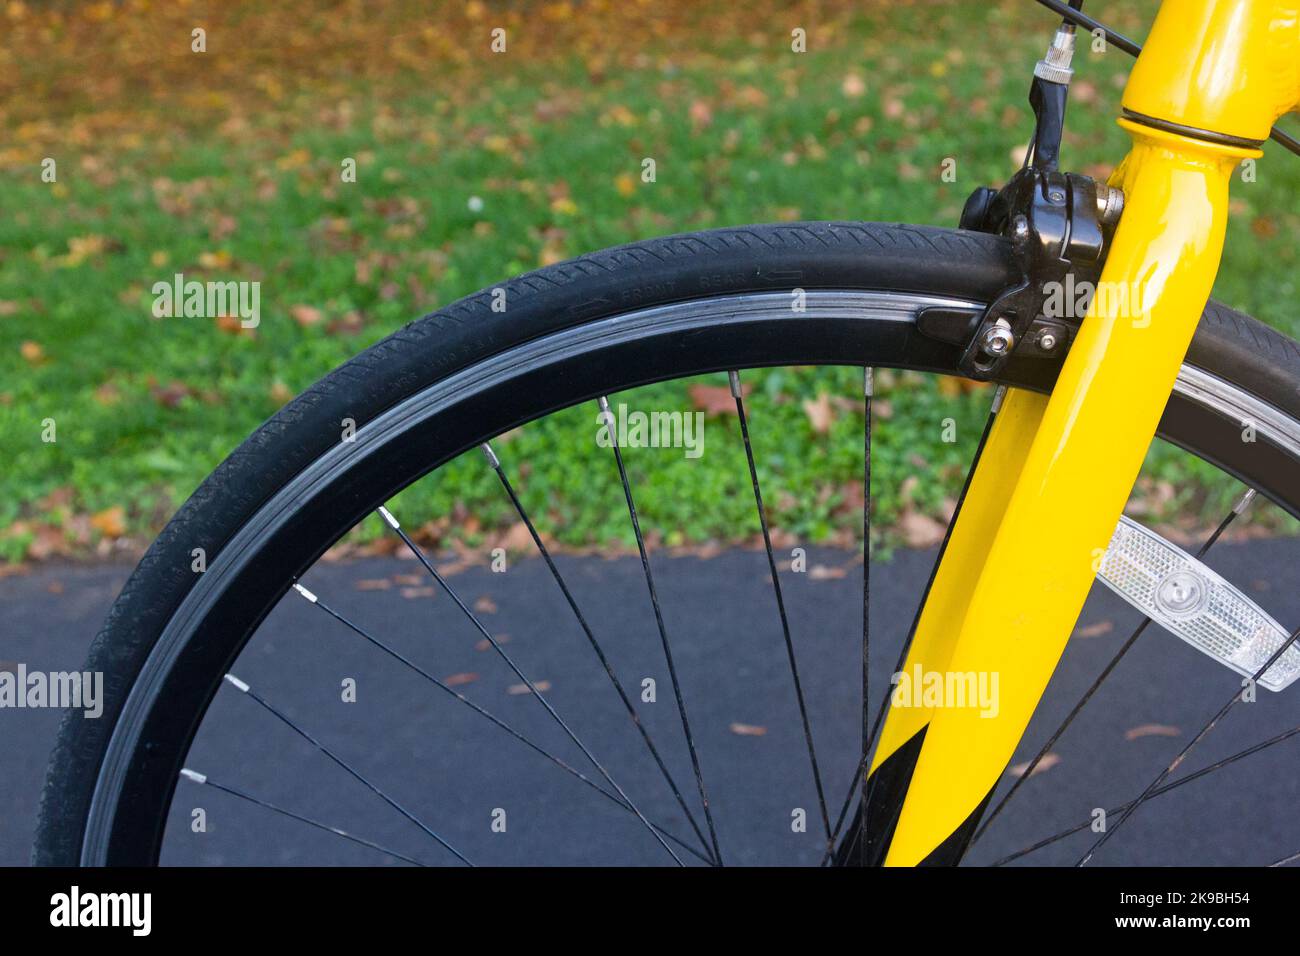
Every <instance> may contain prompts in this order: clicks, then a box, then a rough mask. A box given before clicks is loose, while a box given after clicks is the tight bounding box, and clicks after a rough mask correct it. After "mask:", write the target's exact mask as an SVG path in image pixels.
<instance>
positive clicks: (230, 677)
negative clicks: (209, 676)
mask: <svg viewBox="0 0 1300 956" xmlns="http://www.w3.org/2000/svg"><path fill="white" fill-rule="evenodd" d="M226 681H227V683H229V684H230V686H231V687H233V688H235V690H237V691H239V692H240V693H241V694H247V693H248V685H247V684H245V683H244V682H243V681H242V680H240V679H239V678H238V677H236V676H235V675H234V674H227V675H226Z"/></svg>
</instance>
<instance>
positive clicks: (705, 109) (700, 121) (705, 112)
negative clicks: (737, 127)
mask: <svg viewBox="0 0 1300 956" xmlns="http://www.w3.org/2000/svg"><path fill="white" fill-rule="evenodd" d="M690 116H691V126H692V128H694V129H696V130H701V129H704V128H705V127H707V126H712V125H713V110H712V108H710V106H709V104H708V103H706V102H704V100H695V101H694V102H693V103H691V110H690Z"/></svg>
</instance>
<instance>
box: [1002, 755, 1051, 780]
mask: <svg viewBox="0 0 1300 956" xmlns="http://www.w3.org/2000/svg"><path fill="white" fill-rule="evenodd" d="M1060 762H1061V758H1060V757H1059V756H1058V755H1056V754H1054V753H1045V754H1043V759H1042V760H1040V761H1038V766H1036V767H1035V768H1034V772H1033V773H1031V774H1030V775H1029V776H1031V777H1036V776H1038V775H1039V774H1040V773H1043V772H1044V771H1046V770H1051V769H1052V768H1053V767H1055V766H1056V765H1057V764H1058V763H1060ZM1028 769H1029V761H1028V760H1026V761H1025V762H1024V763H1018V764H1014V765H1012V766H1010V767H1008V768H1007V773H1008V775H1010V776H1012V777H1023V776H1024V775H1025V771H1026V770H1028Z"/></svg>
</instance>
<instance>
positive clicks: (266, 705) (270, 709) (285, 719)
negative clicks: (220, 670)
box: [226, 674, 474, 866]
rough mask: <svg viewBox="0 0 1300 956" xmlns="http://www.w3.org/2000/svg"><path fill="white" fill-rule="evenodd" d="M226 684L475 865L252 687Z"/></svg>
mask: <svg viewBox="0 0 1300 956" xmlns="http://www.w3.org/2000/svg"><path fill="white" fill-rule="evenodd" d="M226 682H227V683H228V684H230V686H231V687H234V688H235V689H236V690H238V691H240V692H242V693H243V695H244V696H245V697H247V698H249V699H250V700H253V701H256V702H257V703H258V704H259V705H260V706H261V707H262V709H263V710H265V711H266V712H267V713H269V714H272V715H273V716H275V717H277V718H279V720H280V721H281V722H282V723H284V724H285V725H286V726H287V727H288V728H289V729H290V730H292V731H293V732H294V733H296V734H297V735H298V736H299V737H301V738H302V739H303V740H305V741H307V742H308V743H309V744H311V745H312V746H313V747H315V748H316V749H317V750H319V751H320V752H321V753H323V754H324V755H325V756H327V757H329V758H330V760H332V761H334V762H335V763H336V764H338V765H339V766H340V767H342V768H343V769H344V770H346V771H347V772H348V773H349V774H351V775H352V777H353V778H354V779H355V780H357V781H359V782H360V783H361V784H363V785H364V786H365V787H366V788H367V789H368V790H370V792H371V793H374V794H375V795H376V796H378V797H379V798H380V799H381V800H383V801H384V802H385V803H387V804H388V805H389V806H390V807H392V808H393V809H394V810H396V811H397V812H398V813H400V814H401V815H402V816H404V817H406V819H408V820H410V821H411V822H412V823H414V824H415V825H416V826H417V827H419V828H420V829H421V830H423V831H424V832H425V833H427V834H428V835H429V836H431V837H433V839H434V840H436V841H437V842H438V843H439V844H441V845H442V846H443V848H444V849H446V850H447V851H448V852H450V853H451V854H452V855H453V856H455V857H456V859H458V860H460V861H461V862H462V863H464V864H465V865H466V866H473V865H474V864H473V863H471V862H470V861H469V860H467V859H465V857H464V856H463V855H462V854H461V852H460V851H459V850H457V849H456V848H455V847H454V846H452V845H451V844H450V843H448V842H447V841H446V840H444V839H443V838H442V837H440V836H439V835H438V834H437V833H435V832H434V831H433V830H431V829H430V828H429V827H428V826H427V825H426V824H425V823H424V822H423V821H421V820H420V819H419V818H418V817H416V816H415V814H413V813H411V811H409V810H407V809H406V808H405V807H404V806H402V805H401V804H400V803H398V802H397V801H396V800H394V799H393V798H392V797H390V796H389V795H388V794H387V793H385V792H384V791H383V790H380V789H379V787H377V786H376V785H375V784H373V783H371V782H370V781H369V780H368V779H367V778H366V776H365V775H364V774H362V773H361V772H360V771H359V770H356V769H354V768H353V767H352V765H351V764H349V763H348V762H347V761H346V760H344V759H343V758H342V757H340V756H339V755H338V754H336V753H335V752H334V751H332V750H330V749H329V748H328V747H326V746H325V745H324V744H323V743H321V742H320V741H319V740H317V739H316V738H315V737H313V736H312V735H311V734H309V733H307V731H305V730H304V729H303V728H302V727H300V726H298V724H296V723H295V722H294V721H293V719H292V718H290V717H289V716H287V715H286V714H284V713H283V712H281V711H280V710H277V709H276V708H275V707H274V706H272V704H271V703H270V702H269V701H267V700H266V699H265V698H264V697H262V696H261V695H260V694H258V693H257V692H256V691H254V690H253V689H252V688H251V687H249V686H248V685H247V684H245V683H244V682H243V681H242V680H240V679H239V678H238V677H236V676H235V675H234V674H227V675H226Z"/></svg>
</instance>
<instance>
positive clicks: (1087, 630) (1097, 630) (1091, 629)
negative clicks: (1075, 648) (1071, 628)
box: [1074, 621, 1115, 637]
mask: <svg viewBox="0 0 1300 956" xmlns="http://www.w3.org/2000/svg"><path fill="white" fill-rule="evenodd" d="M1113 630H1115V625H1114V624H1112V623H1111V622H1110V621H1098V622H1097V623H1096V624H1089V625H1088V626H1087V627H1081V628H1079V629H1078V630H1077V631H1075V632H1074V636H1075V637H1101V635H1103V634H1109V633H1110V632H1111V631H1113Z"/></svg>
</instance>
